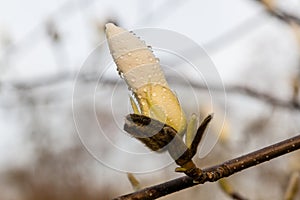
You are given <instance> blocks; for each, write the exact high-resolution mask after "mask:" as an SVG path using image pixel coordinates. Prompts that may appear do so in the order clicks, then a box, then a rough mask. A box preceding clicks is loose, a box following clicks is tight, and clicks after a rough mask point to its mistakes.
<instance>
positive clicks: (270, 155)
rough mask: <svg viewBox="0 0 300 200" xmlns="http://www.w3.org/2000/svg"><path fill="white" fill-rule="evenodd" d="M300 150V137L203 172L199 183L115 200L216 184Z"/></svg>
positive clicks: (178, 183) (182, 182)
mask: <svg viewBox="0 0 300 200" xmlns="http://www.w3.org/2000/svg"><path fill="white" fill-rule="evenodd" d="M298 149H300V135H298V136H295V137H293V138H290V139H287V140H284V141H282V142H279V143H276V144H273V145H271V146H268V147H265V148H263V149H260V150H258V151H254V152H252V153H249V154H246V155H244V156H240V157H238V158H234V159H232V160H229V161H226V162H224V163H222V164H220V165H215V166H212V167H209V168H206V169H204V170H203V177H202V179H201V180H199V183H195V182H193V179H192V178H190V177H188V176H184V177H181V178H177V179H174V180H171V181H168V182H165V183H161V184H158V185H154V186H150V187H148V188H144V189H142V190H139V191H137V192H134V193H131V194H127V195H124V196H120V197H117V198H115V199H114V200H129V199H136V200H137V199H143V200H148V199H157V198H159V197H162V196H165V195H168V194H171V193H174V192H178V191H180V190H183V189H186V188H189V187H192V186H195V185H197V184H203V183H205V182H215V181H217V180H219V179H221V178H224V177H228V176H230V175H233V174H235V173H237V172H239V171H242V170H244V169H247V168H250V167H253V166H255V165H258V164H261V163H264V162H266V161H269V160H271V159H274V158H276V157H279V156H282V155H284V154H287V153H290V152H292V151H295V150H298Z"/></svg>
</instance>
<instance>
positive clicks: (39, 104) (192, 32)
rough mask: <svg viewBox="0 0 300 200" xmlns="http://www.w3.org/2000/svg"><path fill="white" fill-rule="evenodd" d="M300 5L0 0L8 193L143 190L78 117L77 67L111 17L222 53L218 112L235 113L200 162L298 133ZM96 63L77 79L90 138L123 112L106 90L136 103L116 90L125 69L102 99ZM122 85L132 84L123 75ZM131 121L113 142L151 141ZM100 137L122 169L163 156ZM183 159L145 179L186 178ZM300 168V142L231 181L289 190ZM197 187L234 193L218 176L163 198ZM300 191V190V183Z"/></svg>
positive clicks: (270, 195) (75, 195)
mask: <svg viewBox="0 0 300 200" xmlns="http://www.w3.org/2000/svg"><path fill="white" fill-rule="evenodd" d="M299 10H300V1H299V0H285V1H279V0H277V1H276V0H265V1H259V0H242V1H241V0H226V1H225V0H223V1H217V0H201V1H196V0H186V1H181V0H161V1H148V0H144V1H138V0H128V1H120V0H119V1H117V0H111V1H102V0H98V1H95V0H64V1H58V0H53V1H38V0H27V1H17V0H10V1H4V0H2V1H0V13H1V18H0V134H1V140H0V177H1V178H0V185H1V186H0V198H1V199H11V200H27V199H28V200H29V199H30V200H34V199H45V200H46V199H52V200H54V199H111V198H113V197H116V196H118V195H121V194H125V193H129V192H132V191H133V190H132V187H131V185H130V183H129V181H128V180H127V175H126V173H125V172H124V171H122V170H116V169H113V168H111V167H109V166H107V165H105V163H102V162H99V161H97V160H96V159H94V158H93V156H92V155H91V154H90V153H89V152H88V151H87V149H86V148H85V147H84V145H83V144H82V142H81V141H80V138H79V136H78V133H77V132H78V130H76V127H75V123H74V118H73V110H72V100H73V96H72V95H73V90H74V82H75V79H76V75H77V73H78V72H79V70H80V69H81V67H82V65H83V63H84V62H85V61H86V59H87V57H89V55H90V53H91V52H92V51H93V50H94V49H95V47H96V46H97V45H98V44H101V42H103V41H104V40H105V34H104V25H105V23H107V22H114V23H116V24H118V25H119V26H121V27H124V28H126V29H128V30H132V29H138V28H144V27H155V28H162V29H169V30H172V31H175V32H178V33H180V34H183V35H185V36H187V37H189V38H190V39H192V40H193V41H195V42H196V43H198V44H199V45H200V46H202V47H203V48H204V49H205V51H206V52H207V54H208V56H209V57H210V58H211V60H212V62H213V63H214V65H215V67H216V68H217V70H218V72H219V75H220V77H221V79H222V80H223V83H224V87H225V89H226V101H225V100H224V98H222V95H223V93H222V86H221V85H218V84H216V85H213V87H212V89H213V90H214V92H216V93H220V98H219V99H217V105H214V109H213V110H212V111H213V112H214V113H215V114H216V116H218V113H226V118H225V121H223V118H221V119H218V117H216V118H215V119H214V120H215V121H214V125H215V126H218V127H222V130H218V131H217V132H218V133H219V132H220V133H221V135H220V137H219V140H218V142H217V144H216V145H215V146H214V148H213V149H212V151H210V152H209V154H207V155H206V156H205V157H204V158H201V159H200V158H197V159H196V160H195V162H196V163H197V165H198V166H200V167H207V166H211V165H213V164H218V163H221V162H223V161H225V160H227V159H230V158H234V157H236V156H239V155H242V154H244V153H247V152H250V151H253V150H256V149H259V148H262V147H264V146H266V145H269V144H272V143H275V142H278V141H281V140H284V139H286V138H288V137H292V136H295V135H297V134H299V131H300V115H299V113H300V106H299V101H300V100H299V99H300V97H299V85H300V54H299V53H300V13H299ZM154 53H155V52H154ZM93 55H97V53H96V54H93ZM98 55H99V57H97V56H94V57H93V59H92V60H95V63H96V62H97V59H101V51H100V52H98ZM195 56H197V55H195ZM91 63H93V62H91ZM91 65H92V67H91V68H90V69H92V70H91V71H90V73H86V74H83V75H82V76H80V77H79V80H80V81H79V82H78V79H77V82H76V84H77V86H78V84H79V86H78V87H80V88H81V90H80V91H82V98H81V99H80V103H79V104H77V105H79V106H77V109H79V110H80V112H79V113H80V114H81V118H80V119H81V122H80V123H81V125H83V126H82V127H85V128H84V132H85V133H84V134H85V137H86V138H89V140H91V141H93V140H94V137H97V135H95V134H90V133H95V132H97V131H98V130H99V127H98V126H97V124H95V123H94V119H92V118H95V117H96V118H97V120H98V122H100V123H102V124H103V125H104V126H105V129H106V130H110V128H111V126H113V125H112V123H114V122H115V121H114V120H115V119H113V118H111V117H108V116H111V114H110V113H111V112H112V111H111V106H110V105H109V106H108V105H107V104H106V103H102V102H101V99H103V102H110V101H113V100H112V98H114V99H118V101H116V102H115V103H114V104H113V105H114V110H115V111H114V116H118V117H119V119H123V118H124V110H125V111H126V112H125V113H128V112H130V110H129V106H127V107H126V106H125V108H124V102H126V104H127V105H128V92H127V91H123V92H118V91H117V92H116V91H114V96H112V94H111V91H112V90H115V85H116V82H117V81H119V80H120V79H119V77H118V74H117V72H115V71H114V72H115V74H114V76H111V77H110V76H108V77H107V78H108V79H107V82H104V83H103V84H104V85H103V86H102V87H100V89H98V90H97V91H96V93H97V97H99V98H97V99H100V100H99V102H98V103H97V105H96V106H95V108H94V107H93V106H92V107H91V103H92V102H90V99H89V98H85V95H86V94H85V93H84V91H85V90H88V88H90V87H91V85H93V84H94V85H95V83H97V77H95V76H93V75H94V71H93V70H96V71H97V70H98V69H99V68H101V66H98V65H96V64H95V65H93V64H91ZM114 70H115V68H114ZM167 77H168V75H167ZM175 82H176V81H175ZM118 84H120V85H123V89H124V88H126V86H124V83H123V82H122V81H120V82H118ZM194 84H195V88H197V95H199V97H200V98H201V95H202V96H203V93H205V94H206V93H207V91H206V88H205V87H203V85H201V82H199V83H197V82H194ZM174 86H175V87H177V90H176V88H174V89H175V90H176V92H177V94H178V96H179V97H180V94H181V93H182V94H184V87H180V82H178V83H176V84H174ZM120 88H121V87H118V88H117V89H116V90H118V89H120ZM204 96H205V95H204ZM181 98H182V99H181V101H182V104H183V105H185V107H186V109H189V110H191V112H193V109H195V110H202V112H208V111H207V110H209V111H211V110H210V109H209V108H206V102H205V100H204V102H203V103H202V104H201V105H200V107H201V108H194V107H193V105H189V101H188V100H189V97H188V96H185V97H181ZM108 100H109V101H108ZM91 108H94V109H95V110H96V111H97V112H96V113H98V114H97V115H96V116H95V115H94V113H95V110H93V109H91ZM225 108H226V110H225ZM118 110H120V112H118ZM188 112H189V111H188ZM121 128H122V127H121ZM121 128H120V131H119V132H118V133H116V132H114V131H112V132H111V134H110V137H111V140H112V141H118V142H119V144H120V145H121V146H122V145H124V146H126V145H127V146H128V145H129V144H130V146H131V145H133V147H135V145H136V148H137V149H139V148H143V149H145V148H144V147H143V145H142V144H139V143H138V141H135V140H134V139H133V138H131V137H129V136H128V135H125V134H124V133H123V132H122V130H121ZM112 130H113V129H112ZM213 130H214V129H213V128H212V131H211V132H213ZM218 133H210V134H217V135H218ZM127 138H128V141H127ZM120 140H121V141H120ZM97 141H98V140H97ZM129 142H130V143H129ZM94 145H97V146H98V147H100V149H101V152H103V153H104V154H105V155H106V156H107V158H109V159H113V160H115V161H117V162H119V161H120V160H121V162H119V164H120V168H119V169H121V168H122V167H123V166H124V165H134V166H136V167H137V168H138V167H139V165H140V166H141V167H143V166H149V165H152V164H153V163H154V161H153V160H152V161H151V160H149V161H148V162H144V163H139V161H138V160H132V159H130V158H127V157H122V158H120V155H118V154H115V153H112V152H111V148H112V145H106V143H101V141H100V142H98V143H96V144H94ZM145 151H146V150H145ZM147 151H148V150H147ZM155 162H160V160H155ZM175 167H176V165H175V164H170V165H168V166H166V167H164V168H162V169H158V170H154V171H151V172H148V173H139V174H136V177H137V179H139V180H140V182H141V185H142V186H150V185H153V184H157V183H161V182H163V181H167V180H170V179H173V178H175V177H179V176H182V175H180V174H176V173H175V172H174V168H175ZM299 170H300V154H299V152H294V153H291V154H289V155H286V156H283V157H280V158H278V159H275V160H273V161H270V162H268V163H266V164H262V165H260V166H258V167H255V168H251V169H248V170H245V171H243V172H241V173H238V174H236V175H234V176H232V177H230V178H228V179H227V180H228V182H229V183H230V184H231V185H232V187H233V188H234V189H235V190H236V191H237V192H239V193H240V194H241V195H242V196H244V197H246V198H248V199H283V197H284V195H285V192H286V188H287V185H288V183H289V179H290V176H291V175H292V174H293V173H295V172H297V171H298V172H299ZM195 197H197V198H198V197H201V198H203V199H231V197H229V196H228V195H227V194H225V192H224V191H222V189H221V188H220V186H219V185H218V184H217V183H207V184H204V185H200V186H197V187H194V188H192V189H187V190H184V191H181V192H178V193H175V194H172V195H169V196H167V197H164V198H162V199H188V198H195ZM295 199H300V194H299V192H298V194H297V195H296V196H295Z"/></svg>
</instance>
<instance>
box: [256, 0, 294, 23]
mask: <svg viewBox="0 0 300 200" xmlns="http://www.w3.org/2000/svg"><path fill="white" fill-rule="evenodd" d="M255 1H257V2H259V3H261V4H263V6H265V7H266V9H267V11H268V12H269V14H271V15H272V16H274V17H276V18H277V19H279V20H281V21H283V22H285V23H288V24H290V23H291V22H294V23H296V24H298V25H300V18H298V17H297V16H294V15H292V14H290V13H287V12H285V11H283V10H280V9H278V8H275V6H274V2H273V1H270V0H255Z"/></svg>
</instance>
